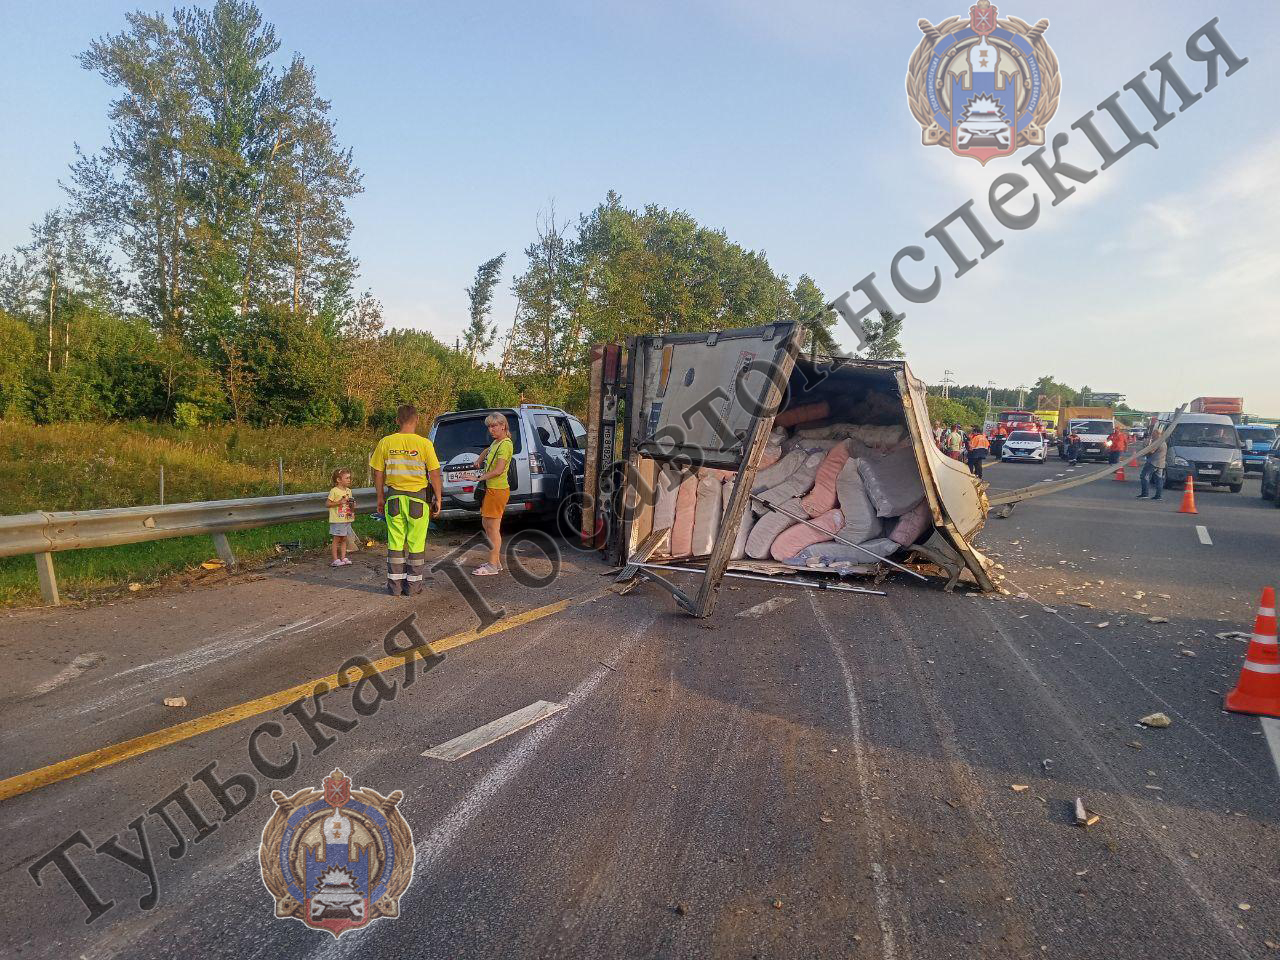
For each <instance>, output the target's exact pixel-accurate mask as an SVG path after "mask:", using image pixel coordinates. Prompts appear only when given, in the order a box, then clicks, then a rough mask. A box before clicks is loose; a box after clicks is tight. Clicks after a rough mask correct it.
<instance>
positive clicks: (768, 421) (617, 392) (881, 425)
mask: <svg viewBox="0 0 1280 960" xmlns="http://www.w3.org/2000/svg"><path fill="white" fill-rule="evenodd" d="M798 339H799V332H798V329H797V327H796V325H795V324H792V323H778V324H771V325H768V326H764V327H754V328H750V329H745V330H729V331H717V332H714V333H708V334H675V335H668V336H651V337H637V338H634V339H632V340H630V341H628V343H627V350H626V352H625V357H626V362H625V364H618V365H617V367H616V369H617V370H618V373H617V375H616V377H613V378H611V377H610V375H609V373H610V371H609V367H608V365H607V364H606V363H605V362H604V360H605V358H606V357H607V356H608V353H607V351H608V350H609V349H618V348H616V347H613V348H604V351H605V352H600V351H599V350H598V351H597V352H596V353H594V354H593V359H595V358H597V357H598V358H599V360H600V362H595V363H593V365H592V383H591V391H592V393H591V396H592V403H591V410H590V411H589V415H588V419H589V421H590V422H589V427H588V436H589V441H590V440H591V439H594V438H598V437H601V436H607V435H609V428H608V424H607V421H606V415H607V413H608V411H609V408H610V402H609V401H608V400H607V398H608V397H610V395H611V392H612V395H613V396H615V397H616V400H615V401H613V405H614V408H615V409H617V410H620V411H622V412H621V413H620V414H618V417H619V419H620V420H621V421H622V426H623V430H622V433H623V438H622V447H621V452H620V457H619V458H618V459H617V461H616V462H613V463H612V465H611V466H609V467H606V466H605V464H606V463H608V462H609V457H608V454H607V451H605V450H603V449H598V448H595V449H592V450H590V451H589V455H588V463H595V464H599V466H598V467H597V469H596V470H595V471H594V474H595V475H594V477H588V483H587V488H586V489H587V492H588V494H589V496H588V497H587V502H588V505H590V504H592V503H594V504H595V509H594V510H592V509H590V507H589V508H588V510H587V511H585V513H586V515H588V516H592V517H593V518H594V519H592V520H591V521H590V526H585V525H584V539H589V540H590V541H592V542H595V543H597V544H600V543H601V542H603V549H604V550H605V552H606V556H607V558H608V559H609V560H610V561H611V562H612V563H613V564H614V565H616V566H621V565H622V564H623V563H624V562H626V560H627V559H628V558H632V557H633V556H634V555H635V554H636V552H637V550H638V549H639V548H640V547H641V546H642V544H645V543H648V544H650V546H649V549H650V550H653V549H654V548H653V547H652V546H651V545H652V544H653V543H655V542H658V541H661V545H660V546H659V547H657V548H656V549H657V551H658V553H657V554H656V555H655V556H652V557H650V556H645V557H644V558H643V559H642V560H641V562H642V563H644V564H645V567H646V568H649V569H651V568H652V565H658V564H661V563H662V562H663V561H664V559H665V560H667V561H668V562H672V563H675V562H679V563H680V564H682V565H683V566H685V567H687V566H688V565H689V563H690V562H691V560H693V561H695V562H696V560H697V559H698V558H705V567H704V569H703V575H702V582H701V584H700V587H699V590H698V592H697V595H696V597H692V596H689V595H688V594H685V593H684V592H683V591H679V590H677V589H675V588H673V587H672V586H671V585H670V584H663V585H664V586H666V587H667V589H668V590H670V591H671V592H672V594H673V596H675V597H676V599H677V601H678V602H679V603H680V605H681V606H682V607H684V608H685V609H686V610H687V611H688V612H690V613H692V614H694V615H695V616H699V617H705V616H707V615H708V614H709V613H710V612H711V610H712V609H713V608H714V605H715V599H716V594H717V591H718V589H719V584H720V581H721V578H722V577H723V575H724V573H725V570H727V569H734V570H738V571H742V572H748V573H773V574H780V573H786V574H790V575H793V576H794V575H795V574H797V573H813V572H818V573H841V574H845V573H874V572H877V571H878V570H882V569H883V566H882V565H881V564H880V563H878V562H867V561H872V560H873V558H866V557H863V554H865V553H866V552H867V551H866V549H865V548H863V547H857V548H855V547H854V546H853V545H852V544H850V545H849V547H847V548H846V551H853V553H852V554H851V555H852V556H857V557H859V558H860V559H862V560H863V561H864V562H860V563H858V562H852V561H841V562H840V563H839V564H833V565H825V562H824V561H822V560H819V561H818V562H816V563H815V562H814V561H813V560H812V558H810V559H807V560H806V561H805V562H804V563H801V562H799V559H800V558H799V557H796V558H786V557H783V558H781V559H783V560H787V561H788V562H780V559H779V558H778V557H777V556H774V557H772V558H771V557H769V556H767V555H766V556H763V557H761V556H755V555H753V556H746V555H743V545H742V539H743V538H742V537H740V536H739V529H740V525H747V526H750V525H752V524H754V523H757V522H759V521H758V520H757V518H756V514H757V513H759V514H760V515H761V519H763V517H764V516H765V515H768V514H780V515H781V517H782V519H779V518H778V516H772V517H771V518H770V522H771V523H773V524H775V525H777V524H779V523H780V524H782V525H783V526H786V525H788V524H791V522H792V518H793V517H794V516H795V515H794V514H792V513H791V512H790V511H789V510H788V509H786V508H785V507H784V506H783V505H782V504H776V503H775V504H773V505H772V506H771V505H770V504H769V503H763V504H762V503H761V502H760V496H761V495H762V490H761V489H759V488H757V489H753V487H756V477H757V473H758V471H759V470H760V469H761V465H762V461H767V462H768V464H769V465H770V466H773V464H776V463H777V461H778V459H779V456H780V452H781V450H787V451H788V452H792V451H795V450H799V451H801V454H800V455H799V456H795V457H793V458H792V460H793V461H796V460H800V459H804V460H805V463H806V464H807V465H808V467H807V469H810V470H812V469H816V466H815V463H816V461H817V460H820V459H823V458H822V457H819V456H818V454H819V453H821V452H822V451H827V452H828V453H830V452H831V451H832V450H833V448H835V447H837V446H841V445H843V446H844V448H845V449H847V450H849V451H851V452H850V454H849V459H850V460H852V461H853V463H852V466H853V467H854V468H855V472H856V470H857V469H861V466H862V461H863V460H867V461H874V462H875V463H876V464H878V463H880V462H881V461H882V460H883V461H885V462H887V460H888V458H890V457H892V458H893V459H894V462H895V463H896V464H897V467H898V469H899V476H900V477H905V479H906V481H907V482H908V483H909V484H910V485H911V490H912V491H914V493H911V494H909V497H910V498H911V499H913V502H914V506H913V507H912V509H911V512H912V514H913V515H914V516H915V517H917V518H918V521H919V525H920V526H921V527H922V528H923V529H921V530H920V532H919V535H918V536H915V537H913V539H911V540H910V541H909V542H906V543H902V544H901V545H900V549H899V545H898V544H896V543H893V542H890V541H889V540H888V539H886V538H884V537H881V538H880V539H879V540H877V541H876V543H877V544H880V545H881V546H880V549H881V550H882V551H885V550H886V549H888V550H897V552H898V554H899V555H901V556H907V555H910V554H911V553H915V554H916V555H917V556H923V557H925V558H927V559H929V560H932V561H934V562H935V563H937V564H939V565H941V566H943V567H944V569H947V570H948V572H949V573H950V575H951V576H950V581H949V583H948V585H947V586H948V589H950V588H951V587H952V586H953V585H954V583H955V582H956V580H957V579H958V578H959V576H960V574H961V573H962V571H963V570H965V569H968V570H969V571H970V573H971V574H972V575H973V577H974V579H975V580H976V581H977V584H978V586H979V587H980V588H981V589H983V590H994V589H996V588H995V584H994V583H993V582H992V578H991V571H990V566H991V564H990V561H989V560H987V559H986V558H985V557H984V556H983V555H982V554H981V553H980V552H979V551H978V550H977V549H976V548H975V547H974V546H973V544H972V538H973V536H974V535H975V534H976V533H977V532H978V531H979V530H981V528H982V526H983V524H984V522H985V519H986V512H987V501H986V497H985V495H984V493H983V490H984V487H985V485H984V484H982V483H981V481H979V480H977V478H975V477H974V476H973V475H972V474H970V473H969V471H968V469H967V468H966V467H964V466H963V465H962V464H960V463H958V462H956V461H954V460H951V459H950V458H949V457H947V456H946V455H945V454H943V453H942V451H940V450H939V449H938V448H937V445H936V444H935V443H934V442H933V438H932V431H931V428H930V423H929V415H928V408H927V406H926V404H925V399H924V397H925V391H924V385H923V384H922V383H921V382H920V381H919V380H917V379H916V378H915V377H914V376H913V375H912V374H911V371H910V368H908V367H907V365H906V363H905V362H903V361H873V360H856V359H843V358H835V359H828V358H814V357H806V356H801V355H799V352H798ZM624 366H625V370H624V369H623V368H624ZM783 425H785V426H783ZM780 445H781V446H780ZM853 452H856V453H857V454H858V456H857V457H854V456H853ZM836 459H839V457H836ZM785 466H786V465H785V464H784V467H785ZM904 469H905V470H907V471H909V473H910V476H906V474H904V473H903V470H904ZM794 477H795V478H799V485H798V486H797V487H796V490H797V491H798V492H803V490H804V489H806V488H805V487H804V480H805V479H806V478H805V477H803V476H802V471H799V470H797V471H796V473H795V474H794ZM695 478H696V482H697V483H701V485H702V486H701V488H700V490H699V493H698V496H699V497H700V499H699V500H698V501H697V502H698V504H699V508H698V509H699V511H700V512H699V513H698V514H697V516H698V518H699V521H701V520H707V521H709V522H708V523H699V526H698V530H697V542H696V543H695V544H693V545H692V546H691V545H690V544H688V543H683V542H681V541H682V540H683V539H687V535H688V530H687V527H688V526H689V523H688V520H689V515H688V510H689V509H692V507H690V505H689V502H687V501H691V497H692V495H691V494H689V491H688V490H685V491H682V492H681V495H679V496H677V494H673V493H672V490H673V489H674V487H673V486H672V485H673V484H677V485H679V486H684V485H686V484H693V483H695ZM828 479H829V478H828ZM664 484H665V486H663V485H664ZM717 484H721V486H720V487H719V489H720V490H721V493H722V496H721V498H720V499H718V500H717V499H716V494H715V492H714V491H715V489H716V488H717ZM828 486H829V485H828ZM660 487H661V489H660ZM812 487H813V483H812V482H810V484H809V487H808V488H807V489H810V490H812ZM827 492H828V494H829V493H830V490H829V489H828V491H827ZM686 495H687V496H686ZM704 495H705V496H704ZM764 495H765V496H766V497H767V496H768V494H767V493H766V494H764ZM673 498H676V499H678V502H679V504H680V511H681V512H680V513H679V517H680V519H681V523H678V524H677V523H674V522H673V521H672V520H671V519H670V518H669V516H668V515H669V514H670V513H671V511H672V510H673V509H674V507H673V506H672V504H673ZM799 503H801V501H799V500H795V501H791V502H790V506H791V509H792V510H794V509H796V505H797V504H799ZM703 508H705V509H703ZM815 509H816V508H815ZM899 511H902V512H904V513H905V511H904V510H902V507H895V508H893V512H892V513H885V512H881V513H880V516H883V517H886V518H887V519H886V520H885V523H890V524H899V523H900V521H901V519H902V518H901V517H898V516H896V514H897V512H899ZM830 515H831V516H836V517H837V519H838V518H839V514H838V511H836V512H833V513H832V514H830ZM833 522H834V521H833ZM585 523H586V521H585V518H584V524H585ZM813 525H814V524H813V523H812V522H810V523H807V524H804V526H806V527H812V526H813ZM666 527H672V531H671V533H672V534H673V536H671V537H655V536H654V535H655V534H656V533H658V532H660V531H661V530H662V529H664V528H666ZM899 529H901V527H900V526H897V527H895V532H897V530H899ZM587 530H590V532H591V536H590V537H589V538H588V537H587V536H586V531H587ZM759 532H761V533H763V532H764V528H763V527H762V528H761V531H759ZM886 532H888V530H887V528H886ZM682 534H684V535H685V536H684V537H682V536H681V535H682ZM744 535H745V531H744ZM818 536H821V534H819V535H818ZM792 539H795V537H794V535H793V537H792ZM800 539H801V540H802V542H803V540H804V538H803V537H801V538H800ZM810 539H812V538H810ZM828 539H831V540H836V541H839V542H840V543H842V544H844V543H849V541H848V540H847V539H846V538H843V537H841V536H840V534H839V533H832V535H831V536H830V537H828ZM663 551H665V556H664V555H663ZM806 552H809V553H812V552H814V551H812V550H811V549H810V548H808V547H806V548H805V551H802V553H801V556H804V554H805V553H806ZM817 552H818V553H821V552H822V551H821V550H819V551H817ZM756 553H757V554H758V553H759V551H758V550H757V551H756ZM893 565H894V566H897V564H893ZM636 566H637V565H634V564H633V566H632V568H629V569H634V568H636Z"/></svg>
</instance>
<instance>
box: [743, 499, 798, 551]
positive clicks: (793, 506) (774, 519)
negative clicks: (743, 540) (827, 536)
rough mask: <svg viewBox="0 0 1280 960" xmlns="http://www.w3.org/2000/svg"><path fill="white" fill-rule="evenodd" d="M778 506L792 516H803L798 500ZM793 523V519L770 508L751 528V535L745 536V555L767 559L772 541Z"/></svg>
mask: <svg viewBox="0 0 1280 960" xmlns="http://www.w3.org/2000/svg"><path fill="white" fill-rule="evenodd" d="M779 507H780V509H782V510H785V511H787V513H789V514H791V515H792V516H796V517H802V516H804V508H803V507H802V506H800V501H799V500H788V501H787V502H786V503H783V504H779ZM794 523H795V521H794V520H792V519H791V517H786V516H783V515H782V514H781V513H779V512H778V511H777V510H771V511H769V512H768V513H766V514H765V515H764V516H763V517H761V518H760V519H759V520H757V521H756V522H755V526H753V527H752V528H751V536H749V537H748V538H747V556H748V557H750V558H751V559H753V560H765V559H767V558H768V557H769V548H770V547H772V546H773V541H774V540H777V539H778V536H779V534H781V533H782V531H783V530H786V529H787V527H789V526H791V525H792V524H794Z"/></svg>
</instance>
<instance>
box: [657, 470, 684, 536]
mask: <svg viewBox="0 0 1280 960" xmlns="http://www.w3.org/2000/svg"><path fill="white" fill-rule="evenodd" d="M679 489H680V471H679V470H678V469H676V468H675V467H673V466H671V465H670V464H667V465H665V466H663V467H662V469H661V470H660V471H658V500H657V503H656V504H655V505H654V508H653V529H654V530H670V529H671V527H672V526H674V524H675V522H676V492H677V491H678V490H679Z"/></svg>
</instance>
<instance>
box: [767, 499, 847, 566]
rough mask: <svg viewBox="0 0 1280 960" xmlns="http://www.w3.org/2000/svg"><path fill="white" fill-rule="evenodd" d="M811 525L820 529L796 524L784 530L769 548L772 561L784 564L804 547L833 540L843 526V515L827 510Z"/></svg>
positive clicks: (836, 511)
mask: <svg viewBox="0 0 1280 960" xmlns="http://www.w3.org/2000/svg"><path fill="white" fill-rule="evenodd" d="M813 523H814V526H817V527H821V528H822V529H820V530H815V529H813V527H811V526H809V525H808V524H807V523H797V524H795V525H794V526H790V527H788V528H787V529H786V530H784V531H783V532H782V533H781V534H780V535H779V537H778V539H776V540H774V541H773V546H772V547H770V548H769V553H770V555H772V557H773V559H775V560H777V561H778V562H779V563H785V562H786V561H787V560H790V559H791V558H792V557H794V556H795V555H796V554H797V553H799V552H800V551H801V550H803V549H804V548H805V547H812V546H813V545H814V544H815V543H826V542H827V541H828V540H832V539H834V538H835V535H836V533H837V532H838V531H839V530H840V528H841V527H843V526H844V514H842V513H841V512H840V511H839V510H828V511H827V512H826V513H824V514H823V515H822V516H820V517H817V518H816V519H814V521H813Z"/></svg>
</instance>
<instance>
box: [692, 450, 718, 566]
mask: <svg viewBox="0 0 1280 960" xmlns="http://www.w3.org/2000/svg"><path fill="white" fill-rule="evenodd" d="M720 474H721V471H719V470H700V471H698V487H697V494H696V500H695V504H694V511H693V547H692V551H691V552H692V553H693V555H694V556H695V557H705V556H706V555H707V554H709V553H710V552H711V548H712V547H713V546H714V545H715V542H716V534H718V533H719V532H720V511H721V503H720V490H721V487H723V486H724V484H723V482H722V481H721V478H720Z"/></svg>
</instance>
